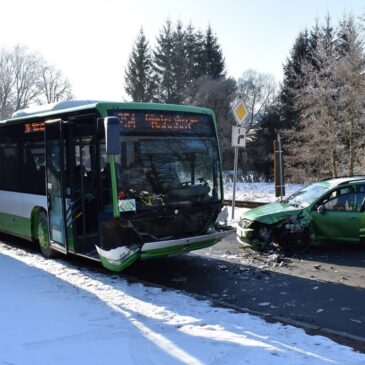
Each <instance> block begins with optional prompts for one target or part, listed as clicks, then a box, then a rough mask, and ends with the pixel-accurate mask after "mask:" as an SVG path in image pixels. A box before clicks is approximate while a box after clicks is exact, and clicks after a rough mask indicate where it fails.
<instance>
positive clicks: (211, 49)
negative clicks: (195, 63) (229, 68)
mask: <svg viewBox="0 0 365 365" xmlns="http://www.w3.org/2000/svg"><path fill="white" fill-rule="evenodd" d="M202 57H203V58H202V60H201V65H202V71H203V74H205V75H207V76H211V77H212V78H213V79H219V78H221V77H225V74H226V73H225V63H224V57H223V53H222V50H221V48H220V46H219V44H218V40H217V37H216V36H215V35H214V34H213V31H212V28H211V26H210V25H209V26H208V28H207V31H206V33H205V38H204V45H203V52H202Z"/></svg>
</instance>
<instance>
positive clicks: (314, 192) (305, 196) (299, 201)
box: [285, 183, 329, 208]
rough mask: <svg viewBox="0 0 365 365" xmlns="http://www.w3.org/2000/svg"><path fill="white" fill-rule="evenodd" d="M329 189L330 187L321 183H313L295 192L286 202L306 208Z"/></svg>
mask: <svg viewBox="0 0 365 365" xmlns="http://www.w3.org/2000/svg"><path fill="white" fill-rule="evenodd" d="M328 189H329V187H326V186H323V184H321V183H316V184H312V185H309V186H307V187H305V188H304V189H301V190H299V191H297V192H295V193H294V194H293V195H291V196H290V197H289V198H288V199H287V200H286V201H285V202H286V203H287V204H289V205H291V206H294V207H300V208H306V207H308V206H309V205H310V204H312V203H313V202H315V201H316V200H317V199H318V198H320V197H321V196H322V195H323V194H324V193H325V192H326V191H327V190H328Z"/></svg>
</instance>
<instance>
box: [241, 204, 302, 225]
mask: <svg viewBox="0 0 365 365" xmlns="http://www.w3.org/2000/svg"><path fill="white" fill-rule="evenodd" d="M302 211H303V208H298V207H293V206H290V205H288V204H286V203H283V202H276V203H270V204H265V205H262V206H261V207H257V208H253V209H250V210H248V211H247V212H245V213H244V214H243V215H242V217H241V218H245V219H249V220H251V221H257V222H261V223H265V224H273V223H277V222H279V221H280V220H282V219H284V218H285V217H287V216H289V215H295V214H298V213H300V212H302Z"/></svg>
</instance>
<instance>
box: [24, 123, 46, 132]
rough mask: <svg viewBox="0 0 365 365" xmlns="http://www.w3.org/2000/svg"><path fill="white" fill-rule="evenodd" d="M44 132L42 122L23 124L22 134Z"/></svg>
mask: <svg viewBox="0 0 365 365" xmlns="http://www.w3.org/2000/svg"><path fill="white" fill-rule="evenodd" d="M43 131H44V122H32V123H25V124H24V133H25V134H28V133H37V132H43Z"/></svg>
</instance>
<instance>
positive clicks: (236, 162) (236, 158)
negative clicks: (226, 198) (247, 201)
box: [232, 147, 238, 219]
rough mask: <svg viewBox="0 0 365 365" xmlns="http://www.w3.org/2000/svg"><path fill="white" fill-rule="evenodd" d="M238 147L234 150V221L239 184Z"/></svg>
mask: <svg viewBox="0 0 365 365" xmlns="http://www.w3.org/2000/svg"><path fill="white" fill-rule="evenodd" d="M237 165H238V147H235V148H234V166H233V169H234V172H233V196H232V219H234V208H235V205H236V183H237Z"/></svg>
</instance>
